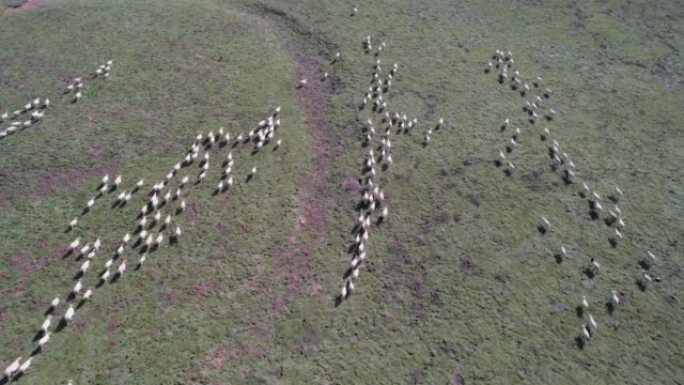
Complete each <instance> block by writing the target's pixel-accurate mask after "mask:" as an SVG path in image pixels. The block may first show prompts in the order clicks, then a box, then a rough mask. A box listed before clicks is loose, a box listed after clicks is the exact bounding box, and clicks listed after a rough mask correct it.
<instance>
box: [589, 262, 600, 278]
mask: <svg viewBox="0 0 684 385" xmlns="http://www.w3.org/2000/svg"><path fill="white" fill-rule="evenodd" d="M600 269H601V264H600V263H599V261H597V260H596V259H594V258H591V265H590V266H589V272H590V273H591V275H596V274H597V273H598V272H599V270H600Z"/></svg>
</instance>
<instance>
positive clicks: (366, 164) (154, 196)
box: [0, 7, 659, 384]
mask: <svg viewBox="0 0 684 385" xmlns="http://www.w3.org/2000/svg"><path fill="white" fill-rule="evenodd" d="M356 14H358V9H357V8H356V7H354V9H353V11H352V16H354V15H356ZM363 47H364V50H365V52H366V53H368V54H370V53H373V54H374V57H375V62H374V64H373V71H372V80H371V85H370V87H369V88H368V90H367V92H365V94H364V97H363V99H362V102H361V104H360V106H359V110H364V109H366V108H368V107H369V105H370V109H371V110H372V117H371V118H369V119H368V120H367V121H366V122H365V124H364V126H363V128H362V143H361V144H362V146H363V147H364V148H367V149H368V150H367V151H366V152H365V153H364V154H363V161H362V163H363V166H362V170H361V176H360V178H359V180H360V181H361V186H362V190H361V191H360V193H361V200H360V202H359V204H358V205H357V208H358V223H357V224H356V225H355V233H354V236H355V239H354V243H353V246H352V251H353V258H352V260H351V266H350V268H349V269H348V270H347V271H346V272H345V274H344V276H343V283H342V287H341V290H340V295H339V297H338V300H339V301H341V300H344V299H346V298H348V296H349V295H350V294H351V292H352V291H354V290H355V284H354V282H355V281H356V279H358V277H359V271H360V268H361V267H362V266H363V265H364V264H365V263H366V261H367V242H368V241H369V234H370V231H371V229H372V222H371V218H372V216H373V215H376V220H375V222H376V225H380V224H381V223H383V222H384V221H385V220H386V218H387V216H388V206H387V203H386V201H385V194H384V191H383V188H382V187H381V186H380V182H379V181H378V180H377V178H376V173H377V171H376V166H378V165H380V167H381V169H382V171H386V170H387V169H388V168H389V167H390V165H392V162H393V160H392V155H391V153H390V150H391V146H392V142H391V134H392V129H394V128H396V129H398V132H399V133H402V132H403V133H407V132H409V131H410V130H411V129H413V128H414V127H415V126H416V125H417V123H418V119H417V118H413V119H409V118H408V117H407V116H406V114H401V113H399V112H393V113H392V112H390V110H389V107H388V92H389V91H390V89H391V86H392V80H393V78H394V77H395V75H396V73H397V71H398V64H397V63H394V64H393V66H392V68H391V69H390V70H389V71H387V72H386V73H384V72H383V71H382V67H381V59H380V55H381V53H382V51H383V49H384V48H385V47H386V45H385V43H384V42H380V43H379V44H377V45H376V46H375V48H374V45H373V41H372V39H371V37H370V36H368V37H366V39H365V41H364V42H363ZM340 59H341V54H340V53H339V52H338V53H336V54H335V55H334V59H333V63H334V62H336V61H338V60H340ZM111 66H112V60H109V61H107V62H106V63H105V64H102V65H100V66H99V67H98V68H97V69H96V71H95V74H94V76H93V77H94V78H96V77H103V78H108V77H109V74H110V71H111ZM495 70H498V81H499V83H501V84H504V83H505V82H507V81H509V82H510V87H511V89H512V90H514V91H517V92H519V93H520V95H521V96H522V97H527V98H528V100H527V101H526V103H525V105H524V107H523V110H524V111H525V113H526V120H527V121H529V123H531V124H533V125H534V124H535V123H537V122H538V121H540V120H541V118H540V115H541V116H543V117H544V118H545V119H546V120H547V121H552V120H553V119H554V118H555V116H556V115H557V113H556V111H555V110H554V109H553V108H550V107H548V105H549V103H550V98H551V94H552V91H551V90H550V89H549V88H545V89H544V90H542V87H541V84H542V82H543V81H542V79H541V78H540V77H536V78H534V79H533V80H531V81H530V82H529V83H526V82H524V81H523V77H522V75H521V74H520V72H519V71H518V70H517V69H516V68H515V61H514V59H513V55H512V53H511V52H510V51H503V50H496V52H495V53H494V55H493V57H492V61H490V62H489V63H488V64H487V65H486V67H485V72H486V73H490V72H494V71H495ZM328 77H329V76H328V73H327V72H325V74H324V75H323V78H322V80H326V79H328ZM307 83H308V80H307V79H300V80H299V81H298V84H297V87H298V88H301V87H305V86H306V85H307ZM83 87H84V83H83V79H82V78H81V77H79V78H75V79H73V81H70V82H69V83H68V85H67V87H66V89H65V90H64V94H70V93H73V94H74V98H73V99H72V102H73V103H75V102H77V101H78V100H80V99H81V98H82V89H83ZM49 106H50V100H49V99H48V98H45V99H44V100H43V101H41V99H40V98H37V99H35V100H33V101H32V102H29V103H27V104H26V106H24V108H22V109H19V110H16V111H14V112H12V113H11V114H10V113H9V112H5V113H4V114H3V115H2V116H1V117H0V123H3V122H6V121H8V120H12V121H11V122H10V124H9V127H7V128H6V129H5V130H3V131H0V139H2V138H5V137H7V136H8V135H11V134H13V133H15V132H17V131H19V130H22V129H25V128H28V127H30V126H31V125H33V124H35V123H36V122H38V121H40V120H41V119H42V118H43V117H44V114H45V112H46V111H47V109H48V107H49ZM29 112H31V115H30V119H29V120H25V121H23V122H22V121H21V120H19V119H20V117H21V116H22V115H23V114H26V113H29ZM279 114H280V107H277V108H275V110H274V111H273V112H272V113H271V114H270V115H269V116H268V117H267V118H266V119H264V120H262V121H260V122H259V123H258V124H257V126H256V128H255V129H253V130H251V131H250V132H248V133H242V134H239V135H237V136H236V137H235V139H234V140H232V146H231V148H235V147H238V146H242V145H245V144H247V143H250V142H252V143H253V144H254V147H253V152H258V151H259V150H260V149H261V148H262V147H263V146H265V145H267V144H268V143H270V142H271V141H272V140H273V139H274V137H275V134H276V131H277V130H278V128H279V127H280V119H279ZM378 122H379V123H378ZM444 126H445V121H444V119H442V118H440V119H439V121H438V123H436V125H434V128H432V127H433V126H430V127H431V128H428V129H427V130H426V131H425V133H424V136H423V144H424V145H427V144H428V143H429V142H430V141H431V139H432V135H433V133H434V131H436V130H439V129H440V128H441V127H444ZM510 127H511V120H510V119H505V121H504V122H503V124H502V126H501V127H500V129H501V131H502V132H508V131H510ZM433 130H434V131H433ZM539 135H540V139H541V140H542V141H546V142H547V143H550V145H549V146H548V156H549V158H550V160H551V165H550V166H551V167H552V169H553V170H554V171H559V172H560V174H561V178H562V180H563V181H564V182H565V184H566V185H570V184H573V183H574V182H575V181H576V180H577V179H578V178H577V175H576V168H575V164H574V162H573V161H572V160H571V159H570V157H569V156H568V154H567V153H565V152H561V149H560V143H559V142H558V141H557V140H552V138H551V131H550V130H549V128H544V129H543V130H542V131H541V133H540V134H539ZM378 138H379V139H378ZM521 139H522V132H521V129H520V128H516V129H515V130H513V133H512V134H511V136H510V138H508V139H507V140H506V144H505V149H504V150H502V151H500V152H499V157H498V159H496V160H495V161H494V163H495V165H496V166H497V167H503V170H504V172H505V173H506V174H507V175H509V176H510V175H512V174H513V173H514V171H515V169H516V167H515V165H514V164H513V163H512V161H510V159H509V158H510V157H511V156H512V155H514V154H513V152H514V150H515V149H516V148H517V147H518V146H519V144H520V142H521ZM376 141H379V145H377V146H375V142H376ZM229 143H231V135H230V134H229V133H228V132H225V131H224V129H223V128H219V130H218V131H217V133H214V132H213V131H211V132H209V133H208V134H207V135H206V136H205V135H204V134H203V133H200V134H198V135H197V136H196V137H195V139H194V141H193V143H192V145H191V146H190V149H189V150H188V152H187V153H186V154H185V155H184V156H183V158H182V159H180V160H179V161H178V162H177V163H175V164H174V165H173V167H172V168H171V169H170V171H169V172H168V174H166V176H165V178H163V179H162V180H160V181H159V182H157V183H155V184H154V185H153V186H152V189H151V190H150V191H149V193H148V194H147V195H146V196H144V197H141V200H142V205H141V207H140V211H139V214H138V216H137V218H136V222H135V225H134V226H133V230H132V231H130V232H126V233H125V234H124V235H123V236H122V237H121V242H120V243H119V244H118V245H116V246H115V247H113V248H112V249H113V255H112V256H111V257H109V258H108V259H106V261H105V262H104V263H103V264H102V267H103V269H102V270H101V271H100V272H99V273H98V274H97V275H96V276H95V277H92V279H90V280H89V281H90V283H86V282H84V277H85V276H86V274H87V273H88V271H89V270H90V267H91V265H92V264H94V263H95V261H96V257H97V254H98V252H100V251H101V248H102V242H101V240H100V238H99V237H97V238H95V240H94V241H93V242H92V244H91V243H89V242H85V243H82V238H85V237H84V236H79V237H76V238H75V239H74V240H73V241H72V242H71V243H70V244H69V246H68V251H67V255H66V256H68V255H72V254H75V255H77V256H78V257H77V260H83V262H82V263H81V264H80V267H79V269H78V272H77V274H76V276H75V283H74V286H73V287H72V288H71V289H70V290H69V291H68V292H67V293H66V295H65V300H64V302H66V305H67V307H66V309H65V310H64V312H63V315H62V317H61V320H60V322H59V324H58V325H57V326H56V327H53V321H52V320H53V315H54V314H55V313H56V311H57V310H58V308H59V307H60V305H61V304H62V302H63V301H62V297H61V296H56V297H55V298H54V299H53V300H52V301H51V303H50V307H49V309H48V311H47V314H46V318H44V320H43V321H42V323H41V325H40V327H39V328H38V329H37V332H38V334H37V335H36V338H35V340H36V342H37V345H36V347H35V350H33V352H32V353H31V355H30V357H29V358H28V359H26V360H22V357H21V356H20V357H18V358H16V359H15V360H14V361H13V362H12V363H11V364H10V365H9V366H7V367H6V369H5V371H4V374H3V375H4V381H5V382H8V381H12V380H17V379H19V378H21V376H23V375H24V374H25V373H26V372H27V371H28V370H29V368H30V366H31V363H32V360H33V358H34V357H35V356H36V355H37V354H39V353H41V352H42V351H43V350H44V349H45V347H46V346H47V344H48V343H49V341H50V338H51V334H52V332H54V331H60V330H61V329H63V328H64V327H66V326H67V325H68V324H69V323H71V322H72V321H73V319H74V317H75V315H76V311H77V310H78V309H80V308H81V307H82V306H84V304H85V303H86V302H87V301H89V300H90V299H91V297H92V295H93V293H94V289H97V288H100V287H102V286H103V285H104V284H105V283H107V282H109V283H114V282H116V281H117V280H119V279H121V278H123V277H124V275H125V274H126V271H127V269H128V266H129V262H128V260H127V258H124V257H123V256H124V254H126V252H127V250H130V251H129V252H130V253H133V252H136V253H137V263H136V268H137V269H140V268H141V267H142V266H143V265H144V264H145V262H146V261H147V258H148V256H151V255H152V253H154V252H155V251H157V250H158V249H159V248H160V247H161V246H162V245H163V242H164V240H165V239H168V241H169V244H170V245H172V244H174V243H175V242H177V241H178V240H179V239H180V237H181V235H182V230H181V227H180V225H178V224H177V223H175V222H177V221H178V219H179V218H178V216H180V215H181V214H182V213H183V212H184V211H185V210H186V208H187V203H186V198H187V197H188V195H189V192H188V190H189V189H190V188H192V187H193V186H198V185H199V184H200V183H201V182H202V181H203V180H204V179H205V178H206V176H207V172H208V170H209V167H210V161H211V152H210V150H211V149H212V148H215V147H218V148H219V149H221V148H223V147H225V146H227V145H228V144H229ZM280 145H281V140H280V139H278V140H277V142H276V143H275V145H274V149H277V148H278V147H279V146H280ZM197 160H199V162H198V168H199V172H198V173H197V175H196V176H194V177H192V178H193V179H194V183H192V184H190V179H191V176H190V175H189V174H187V173H186V172H187V171H189V170H190V167H191V166H192V164H193V163H194V162H195V161H197ZM234 160H235V159H234V156H233V153H232V151H229V152H228V153H227V154H226V156H225V161H224V162H223V165H222V171H221V173H220V176H219V179H218V181H217V183H216V188H215V191H214V194H220V193H223V192H224V191H226V190H227V189H230V188H231V187H232V186H233V184H234V179H233V166H234ZM181 173H186V174H185V175H184V176H183V177H179V174H181ZM256 173H257V167H256V166H253V167H252V168H251V170H250V172H249V173H248V175H247V177H246V181H245V182H249V181H250V180H251V179H252V178H254V177H255V175H256ZM122 183H123V177H122V176H121V175H117V176H116V177H114V178H112V180H111V183H110V177H109V175H105V176H104V177H103V178H102V180H101V183H100V186H99V187H98V188H97V191H96V195H94V196H93V197H92V198H90V199H89V200H88V201H87V202H86V204H85V206H84V209H83V212H82V213H81V215H80V216H76V217H74V219H72V220H71V221H70V222H69V224H68V231H69V232H77V231H78V230H79V220H83V219H84V217H85V216H86V215H87V214H88V213H89V212H91V211H92V210H94V209H95V207H96V204H97V202H98V201H99V200H100V199H101V198H103V197H105V196H107V195H109V194H113V193H114V192H115V191H119V193H118V194H117V196H116V198H115V200H114V205H113V208H122V207H124V206H126V205H128V204H131V203H132V202H131V200H132V198H133V196H134V195H135V194H136V193H137V192H139V191H140V190H141V189H142V188H143V187H144V186H145V182H144V180H139V181H138V182H136V183H135V184H133V185H131V186H130V188H128V189H125V190H122V191H121V190H120V189H121V188H122ZM581 185H582V189H581V190H580V192H579V194H580V195H581V196H582V197H584V198H586V199H587V200H588V204H589V210H590V215H591V217H592V218H593V219H599V218H602V219H603V220H604V221H605V222H606V224H607V225H608V226H610V228H611V236H610V242H611V244H612V245H613V246H614V247H616V246H617V244H618V243H619V242H620V241H621V240H622V239H623V237H624V230H625V223H624V218H623V216H622V211H621V209H620V208H619V207H618V205H617V203H618V202H619V200H620V199H621V198H622V196H623V192H622V190H621V189H620V188H618V187H615V189H614V192H613V194H612V196H611V199H612V200H613V202H614V205H613V207H612V208H610V209H608V210H605V209H604V208H603V205H602V201H601V196H600V194H599V193H598V192H597V191H593V190H592V189H590V188H589V186H588V185H587V184H586V182H581ZM378 212H379V213H378ZM174 215H175V216H176V218H175V219H174ZM162 218H163V219H162ZM172 223H174V225H175V226H173V229H172ZM552 228H553V226H552V225H551V222H550V221H549V220H548V219H547V218H545V217H542V218H541V221H540V223H539V225H538V229H539V231H540V232H541V233H542V234H545V233H546V232H548V231H550V230H551V229H552ZM134 237H135V238H136V239H135V241H134V242H132V241H133V239H134ZM136 249H137V250H136ZM567 254H568V252H567V250H566V248H565V246H564V245H563V244H562V243H561V245H560V250H559V252H558V254H557V257H558V258H560V259H561V260H562V258H565V257H566V256H567ZM655 261H656V257H655V255H654V254H653V253H652V252H650V251H647V252H646V257H645V258H644V259H643V260H642V261H641V262H640V264H641V266H642V268H643V271H642V273H641V275H640V279H639V285H640V286H641V287H642V289H645V288H646V286H647V285H649V284H650V283H651V282H653V281H657V280H659V278H658V277H657V276H654V275H652V274H651V273H649V272H648V270H649V269H650V268H651V267H652V266H653V265H654V263H655ZM115 264H116V267H115V266H114V265H115ZM600 269H601V265H600V263H599V261H598V260H596V259H594V258H592V259H591V261H590V262H589V265H588V266H587V268H586V269H585V271H584V272H585V274H586V275H587V276H588V277H590V278H593V277H595V276H596V275H597V274H598V273H599V270H600ZM77 299H80V300H79V302H78V303H77V304H76V300H77ZM622 302H623V297H622V294H621V293H620V292H619V291H617V290H612V291H611V292H610V294H609V303H610V306H611V307H612V308H613V309H614V308H616V307H617V306H618V305H620V304H621V303H622ZM579 308H580V309H581V313H580V314H581V315H582V318H583V324H582V326H581V331H580V333H579V336H578V337H577V338H578V341H579V342H580V343H581V346H583V345H584V344H586V343H587V342H588V341H589V340H590V339H591V338H592V337H593V335H594V333H595V332H596V330H597V328H598V323H597V322H596V319H595V318H594V316H593V315H592V314H591V313H590V312H589V301H588V300H587V296H586V295H583V296H582V298H581V300H580V301H579ZM69 383H70V384H71V381H70V382H69Z"/></svg>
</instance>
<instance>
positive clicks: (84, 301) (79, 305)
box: [76, 298, 87, 310]
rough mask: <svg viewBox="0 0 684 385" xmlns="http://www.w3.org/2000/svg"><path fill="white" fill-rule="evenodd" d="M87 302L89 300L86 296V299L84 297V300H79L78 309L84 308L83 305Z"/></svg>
mask: <svg viewBox="0 0 684 385" xmlns="http://www.w3.org/2000/svg"><path fill="white" fill-rule="evenodd" d="M86 302H87V301H86V299H85V298H84V299H82V300H80V301H78V304H77V305H76V310H78V309H80V308H82V307H83V305H85V304H86Z"/></svg>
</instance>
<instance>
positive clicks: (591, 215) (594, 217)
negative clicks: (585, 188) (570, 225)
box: [589, 210, 599, 221]
mask: <svg viewBox="0 0 684 385" xmlns="http://www.w3.org/2000/svg"><path fill="white" fill-rule="evenodd" d="M589 218H591V220H592V221H595V220H597V219H599V215H598V212H596V211H595V210H591V211H589Z"/></svg>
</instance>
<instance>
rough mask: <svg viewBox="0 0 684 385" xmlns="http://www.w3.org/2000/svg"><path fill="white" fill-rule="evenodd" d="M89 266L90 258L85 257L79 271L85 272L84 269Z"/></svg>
mask: <svg viewBox="0 0 684 385" xmlns="http://www.w3.org/2000/svg"><path fill="white" fill-rule="evenodd" d="M89 267H90V260H89V259H87V260H86V261H85V262H83V264H82V265H81V273H82V274H85V272H86V271H88V268H89Z"/></svg>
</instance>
